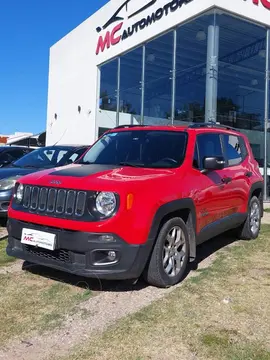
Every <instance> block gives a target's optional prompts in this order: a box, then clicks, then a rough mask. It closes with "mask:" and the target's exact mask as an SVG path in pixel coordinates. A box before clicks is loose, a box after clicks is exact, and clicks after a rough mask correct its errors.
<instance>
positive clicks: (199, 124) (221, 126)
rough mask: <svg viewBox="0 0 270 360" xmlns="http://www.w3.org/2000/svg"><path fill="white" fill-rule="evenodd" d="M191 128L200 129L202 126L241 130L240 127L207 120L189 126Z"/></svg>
mask: <svg viewBox="0 0 270 360" xmlns="http://www.w3.org/2000/svg"><path fill="white" fill-rule="evenodd" d="M188 128H189V129H200V128H217V129H227V130H233V131H238V132H240V131H239V129H236V128H234V127H232V126H227V125H222V124H218V123H215V122H205V123H195V124H192V125H189V126H188Z"/></svg>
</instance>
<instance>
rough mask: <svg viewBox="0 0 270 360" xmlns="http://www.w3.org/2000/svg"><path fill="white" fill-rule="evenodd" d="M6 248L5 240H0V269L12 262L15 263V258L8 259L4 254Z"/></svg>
mask: <svg viewBox="0 0 270 360" xmlns="http://www.w3.org/2000/svg"><path fill="white" fill-rule="evenodd" d="M6 247H7V240H1V241H0V267H1V266H6V265H9V264H11V263H13V262H14V261H16V259H15V258H13V257H10V256H8V255H7V254H6Z"/></svg>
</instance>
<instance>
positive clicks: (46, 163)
mask: <svg viewBox="0 0 270 360" xmlns="http://www.w3.org/2000/svg"><path fill="white" fill-rule="evenodd" d="M88 148H89V146H88V145H57V146H47V147H43V148H39V149H36V150H34V151H32V152H31V153H28V154H27V155H25V156H23V157H22V158H20V159H19V160H17V161H14V162H12V163H11V164H10V165H9V166H8V167H4V168H0V216H2V217H3V216H4V217H6V216H7V210H8V206H9V203H10V199H11V197H12V192H13V187H14V185H15V183H16V181H17V180H18V179H19V178H20V177H22V176H24V175H27V174H30V173H33V172H37V171H40V170H43V169H49V168H55V167H60V166H64V165H67V164H72V163H73V162H74V161H76V160H78V159H79V158H80V157H81V156H82V155H83V154H84V152H85V151H86V150H87V149H88Z"/></svg>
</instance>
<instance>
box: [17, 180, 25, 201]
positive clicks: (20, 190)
mask: <svg viewBox="0 0 270 360" xmlns="http://www.w3.org/2000/svg"><path fill="white" fill-rule="evenodd" d="M23 189H24V187H23V184H20V185H19V186H18V187H17V191H16V193H15V198H16V201H17V202H18V203H20V202H22V200H23Z"/></svg>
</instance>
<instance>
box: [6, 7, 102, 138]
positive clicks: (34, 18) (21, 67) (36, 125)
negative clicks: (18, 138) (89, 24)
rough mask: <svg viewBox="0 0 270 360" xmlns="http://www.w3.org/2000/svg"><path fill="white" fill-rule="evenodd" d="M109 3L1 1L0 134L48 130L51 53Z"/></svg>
mask: <svg viewBox="0 0 270 360" xmlns="http://www.w3.org/2000/svg"><path fill="white" fill-rule="evenodd" d="M107 2H108V0H0V9H1V10H0V134H13V133H14V132H15V131H21V132H31V133H34V134H36V133H39V132H41V131H44V130H46V111H47V93H48V70H49V49H50V47H51V46H52V45H53V44H54V43H56V42H57V41H58V40H60V39H61V38H62V37H63V36H65V35H66V34H67V33H68V32H70V31H71V30H72V29H74V28H75V27H76V26H78V25H79V24H80V23H81V22H83V21H84V20H85V19H87V18H88V17H89V16H90V15H91V14H92V13H94V12H95V11H97V10H98V9H99V8H100V7H102V6H103V5H104V4H105V3H107ZM89 36H90V34H89ZM86 46H87V44H86Z"/></svg>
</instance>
